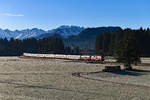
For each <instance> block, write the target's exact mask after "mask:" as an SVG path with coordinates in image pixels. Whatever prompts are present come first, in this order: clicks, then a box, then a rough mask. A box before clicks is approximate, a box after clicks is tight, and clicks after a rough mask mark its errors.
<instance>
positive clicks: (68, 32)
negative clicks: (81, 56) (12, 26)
mask: <svg viewBox="0 0 150 100" xmlns="http://www.w3.org/2000/svg"><path fill="white" fill-rule="evenodd" d="M83 30H84V28H83V27H79V26H65V25H64V26H60V27H58V28H56V29H52V30H48V31H45V30H42V29H38V28H33V29H25V30H15V31H11V30H9V29H6V30H3V29H0V38H7V39H10V38H14V39H21V40H22V39H27V38H37V39H39V38H44V37H48V36H52V35H54V34H58V35H60V36H62V37H65V38H66V37H68V36H72V35H78V34H79V33H80V32H82V31H83Z"/></svg>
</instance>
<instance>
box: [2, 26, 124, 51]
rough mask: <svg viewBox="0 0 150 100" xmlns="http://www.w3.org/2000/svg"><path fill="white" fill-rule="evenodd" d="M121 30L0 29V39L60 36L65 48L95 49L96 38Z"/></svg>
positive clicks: (107, 28) (64, 28) (67, 28)
mask: <svg viewBox="0 0 150 100" xmlns="http://www.w3.org/2000/svg"><path fill="white" fill-rule="evenodd" d="M119 30H122V29H121V28H120V27H96V28H84V27H79V26H66V25H64V26H60V27H58V28H56V29H52V30H48V31H45V30H42V29H38V28H33V29H26V30H20V31H19V30H15V31H10V30H8V29H6V30H2V29H0V38H7V39H8V40H9V39H10V38H14V39H20V40H23V39H27V38H36V39H42V38H46V37H50V36H61V37H62V39H63V41H64V44H65V46H66V47H71V48H77V47H79V48H80V49H92V50H94V49H95V40H96V36H97V35H99V34H102V33H105V32H115V31H119Z"/></svg>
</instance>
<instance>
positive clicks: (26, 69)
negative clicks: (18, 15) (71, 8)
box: [0, 57, 150, 100]
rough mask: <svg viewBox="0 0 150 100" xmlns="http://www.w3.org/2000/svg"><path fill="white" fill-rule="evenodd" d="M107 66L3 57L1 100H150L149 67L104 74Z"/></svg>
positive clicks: (1, 66)
mask: <svg viewBox="0 0 150 100" xmlns="http://www.w3.org/2000/svg"><path fill="white" fill-rule="evenodd" d="M104 66H105V65H102V64H91V63H84V62H74V61H68V60H58V59H57V60H56V59H21V58H18V57H0V99H1V100H150V96H149V94H150V66H145V67H144V66H143V67H141V66H136V67H134V68H136V69H138V71H135V72H126V73H104V72H101V70H102V69H103V68H104ZM98 71H100V72H99V73H90V72H98Z"/></svg>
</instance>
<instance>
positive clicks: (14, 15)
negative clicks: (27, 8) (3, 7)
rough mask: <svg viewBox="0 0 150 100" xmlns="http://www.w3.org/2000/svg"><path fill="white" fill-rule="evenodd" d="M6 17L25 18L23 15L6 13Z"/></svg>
mask: <svg viewBox="0 0 150 100" xmlns="http://www.w3.org/2000/svg"><path fill="white" fill-rule="evenodd" d="M3 15H5V16H12V17H23V16H24V15H23V14H13V13H4V14H3Z"/></svg>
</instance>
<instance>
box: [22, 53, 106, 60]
mask: <svg viewBox="0 0 150 100" xmlns="http://www.w3.org/2000/svg"><path fill="white" fill-rule="evenodd" d="M23 56H25V57H39V58H51V59H70V60H97V61H104V60H105V59H104V57H103V56H93V55H62V54H32V53H24V54H23Z"/></svg>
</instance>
